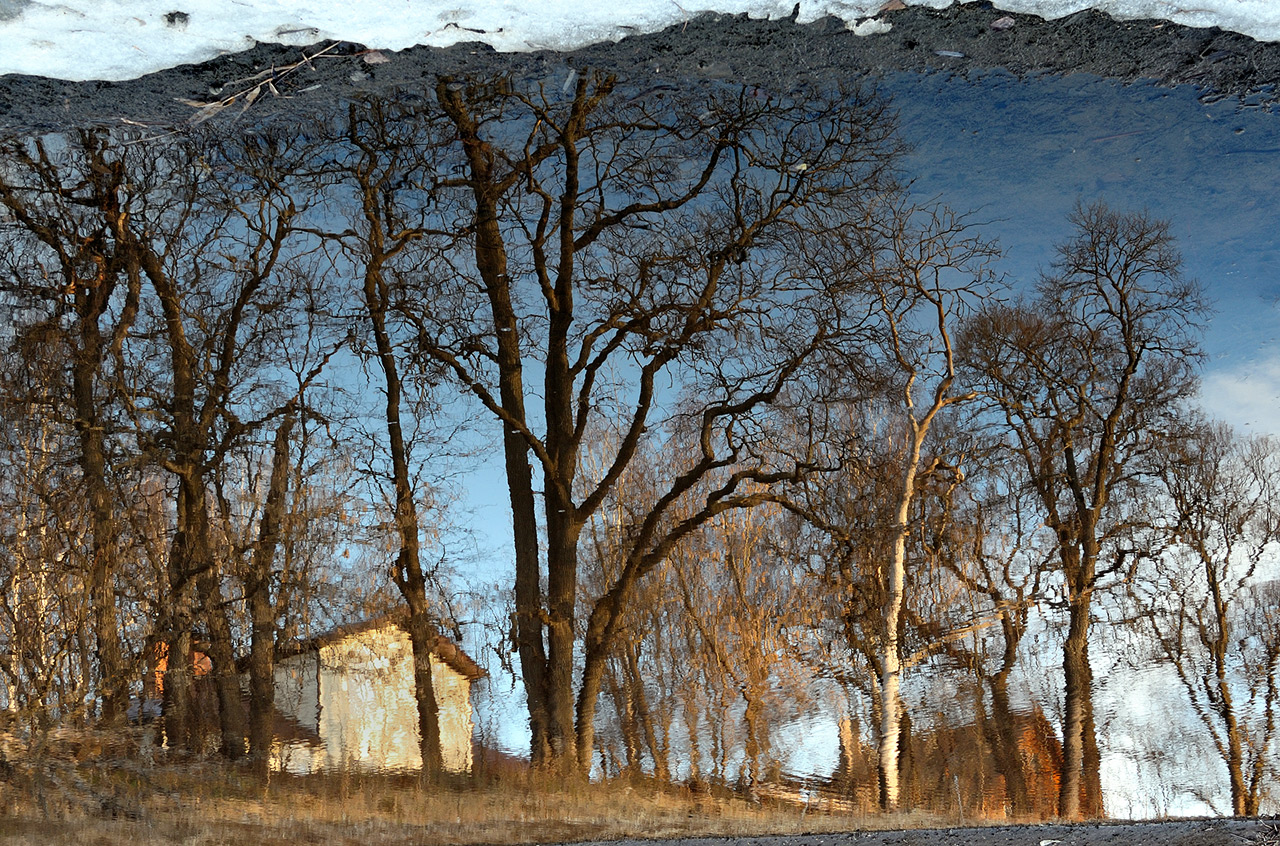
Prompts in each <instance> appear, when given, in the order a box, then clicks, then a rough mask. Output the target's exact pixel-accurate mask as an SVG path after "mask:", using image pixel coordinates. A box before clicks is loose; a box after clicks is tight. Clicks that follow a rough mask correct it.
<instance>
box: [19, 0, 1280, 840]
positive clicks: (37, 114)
mask: <svg viewBox="0 0 1280 846" xmlns="http://www.w3.org/2000/svg"><path fill="white" fill-rule="evenodd" d="M882 17H883V19H884V20H886V21H888V22H889V23H891V24H892V27H893V28H892V30H891V31H890V32H888V33H886V34H881V35H874V36H870V37H859V36H855V35H853V34H852V33H851V32H849V31H848V30H847V28H846V27H845V26H844V24H843V23H842V22H841V21H838V20H835V19H831V18H828V19H824V20H820V21H817V22H815V23H812V24H807V25H800V24H798V23H796V22H795V21H793V20H778V21H759V20H749V19H747V18H746V17H745V16H732V15H703V16H700V17H697V18H693V19H691V20H689V21H687V22H685V23H684V24H680V25H677V26H673V27H671V28H669V29H667V30H665V31H663V32H660V33H656V34H651V35H637V36H634V37H630V38H626V39H624V40H623V41H621V42H618V43H616V44H602V45H595V46H592V47H587V48H584V49H581V50H578V51H575V52H573V53H550V52H539V53H522V54H500V53H496V52H494V51H493V50H492V49H490V48H489V47H487V46H483V45H478V44H464V45H457V46H455V47H452V48H449V49H444V50H440V49H432V48H415V49H412V50H406V51H402V52H399V53H389V52H388V53H386V54H385V55H384V56H377V57H375V56H370V55H369V53H368V52H367V47H366V46H364V45H356V44H346V43H339V44H336V45H335V44H332V43H326V44H321V45H317V46H315V47H312V48H308V49H306V50H303V49H300V48H296V47H288V48H286V47H280V46H273V45H261V46H259V47H257V48H256V49H254V50H251V51H249V52H246V53H240V54H235V55H229V56H225V57H222V58H220V59H217V60H214V61H211V62H207V63H204V64H201V65H188V66H182V67H178V68H174V69H171V70H167V71H163V72H161V73H156V74H152V75H149V76H147V77H144V78H142V79H139V80H134V81H131V82H112V83H108V82H84V83H68V82H63V81H59V80H51V79H44V78H39V77H22V76H6V77H0V134H6V135H14V134H16V135H23V134H32V133H45V132H56V131H63V130H67V129H70V128H74V127H83V126H91V125H102V126H111V127H123V126H143V127H148V128H151V129H152V130H154V131H165V130H167V129H168V128H170V127H180V126H184V125H190V124H191V123H192V122H193V119H194V118H196V117H198V116H200V115H202V114H204V115H208V113H209V111H216V112H217V113H216V114H214V115H212V116H211V117H209V119H208V121H207V122H208V123H210V124H212V125H215V126H221V127H225V128H226V129H228V130H230V131H237V130H240V129H244V128H246V127H248V126H252V125H254V124H256V123H259V122H266V121H276V120H289V119H302V118H313V117H315V116H316V115H317V114H321V113H323V112H325V110H329V109H334V108H338V107H341V105H342V104H343V103H344V102H346V101H348V100H350V99H351V98H356V97H360V96H361V95H366V94H374V95H380V96H388V97H418V96H422V94H423V92H424V91H425V90H427V89H429V87H430V86H431V85H432V84H433V83H434V81H435V80H436V78H437V77H438V76H440V75H450V76H488V75H505V76H508V77H509V78H512V79H513V80H516V81H522V80H523V81H528V82H534V83H538V82H545V83H547V84H560V83H561V82H562V81H563V79H564V78H565V75H566V74H567V72H568V69H569V68H571V67H572V68H577V69H584V68H594V69H599V70H603V71H608V72H614V73H617V74H618V76H619V77H620V78H621V79H622V80H623V81H624V82H625V83H626V84H628V85H633V86H637V87H639V88H641V89H643V88H644V87H646V86H652V85H672V86H679V85H688V84H691V83H697V82H699V81H727V82H741V83H745V84H750V85H756V86H762V87H766V88H769V89H771V90H775V91H786V90H789V89H790V88H792V87H794V86H795V85H797V84H800V83H805V82H808V83H817V84H820V85H830V84H832V83H835V82H837V81H841V80H851V79H854V78H857V77H859V76H862V75H864V74H875V73H877V72H882V71H895V70H902V71H918V72H942V73H953V74H967V73H972V72H978V71H982V70H987V69H996V68H1001V69H1005V70H1008V71H1011V72H1013V73H1015V74H1019V75H1032V74H1040V73H1050V74H1061V73H1073V72H1087V73H1092V74H1097V75H1100V76H1105V77H1110V78H1114V79H1119V80H1124V81H1129V80H1135V79H1141V78H1147V79H1154V80H1156V81H1158V82H1159V83H1161V84H1164V85H1178V84H1193V85H1196V86H1199V87H1200V89H1201V92H1202V96H1203V97H1205V98H1206V99H1222V98H1233V99H1236V100H1238V101H1239V102H1241V103H1242V104H1244V105H1246V106H1249V107H1261V108H1272V107H1274V106H1275V105H1276V103H1277V102H1280V90H1278V89H1277V86H1276V84H1275V83H1276V82H1277V81H1280V44H1277V43H1259V42H1256V41H1254V40H1252V39H1250V38H1248V37H1246V36H1243V35H1239V34H1236V33H1231V32H1223V31H1221V30H1217V29H1189V28H1186V27H1181V26H1178V25H1175V24H1170V23H1162V22H1159V21H1143V20H1139V21H1116V20H1113V19H1112V18H1110V17H1109V16H1107V15H1105V14H1102V13H1098V12H1092V11H1090V12H1081V13H1078V14H1075V15H1071V16H1069V17H1066V18H1061V19H1058V20H1056V21H1044V20H1041V19H1039V18H1036V17H1032V16H1028V15H1018V14H1007V13H1005V12H1002V11H999V10H997V9H995V8H993V7H992V6H991V5H989V4H985V3H972V4H967V5H964V6H952V7H950V8H947V9H943V10H931V9H925V8H919V7H912V8H906V9H899V10H896V11H887V12H884V13H883V14H882ZM1006 17H1008V18H1012V20H1013V25H1012V26H1009V27H1007V28H1001V27H1004V25H1005V24H1006V23H1007V22H1006V21H1002V22H1001V24H1000V26H998V27H995V28H993V27H992V24H993V23H995V22H997V21H1000V19H1002V18H1006ZM376 46H377V45H368V47H376ZM321 50H326V52H325V53H324V54H323V55H321V56H318V57H316V58H313V59H310V60H306V61H304V59H306V57H307V56H308V55H313V54H315V53H317V52H319V51H321ZM370 58H373V59H375V60H376V59H378V58H386V59H388V61H385V62H376V61H375V62H370V61H369V59H370ZM266 81H270V83H271V85H270V86H267V85H265V84H264V83H265V82H266ZM255 91H256V92H257V96H256V97H254V98H253V99H252V102H248V103H246V101H247V100H248V99H249V98H248V97H247V95H248V94H250V93H251V92H255ZM232 97H235V100H234V102H229V103H228V102H227V101H228V99H229V98H232ZM184 101H186V102H184ZM193 103H194V104H199V103H224V104H225V105H226V108H222V109H213V110H206V111H205V112H203V113H202V112H201V109H200V107H199V105H192V104H193ZM632 842H634V843H636V844H639V843H641V842H642V841H624V843H626V844H630V843H632ZM730 842H731V843H732V844H733V846H881V844H883V845H884V846H959V844H975V846H1055V844H1061V846H1121V844H1136V845H1137V846H1142V845H1143V844H1152V846H1155V844H1160V846H1210V844H1233V845H1234V844H1240V845H1241V846H1243V844H1258V846H1280V823H1277V822H1276V821H1275V820H1266V819H1263V820H1222V819H1218V820H1190V821H1174V822H1160V823H1142V824H1086V825H1079V826H1058V825H1035V826H1008V827H998V828H976V829H975V828H968V829H966V828H955V829H943V830H928V831H922V830H917V831H898V832H860V833H850V834H845V835H813V836H808V837H798V838H797V837H791V838H774V837H769V838H735V839H733V840H732V841H726V840H717V839H705V838H704V839H690V840H683V841H679V843H680V844H681V846H721V844H728V843H730Z"/></svg>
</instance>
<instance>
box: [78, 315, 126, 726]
mask: <svg viewBox="0 0 1280 846" xmlns="http://www.w3.org/2000/svg"><path fill="white" fill-rule="evenodd" d="M104 293H106V292H98V291H91V290H81V291H78V292H77V294H76V298H77V306H78V310H79V311H80V321H79V322H80V348H79V349H78V350H77V351H76V354H75V358H74V361H73V363H72V379H71V381H72V393H73V395H74V399H75V408H76V429H77V431H78V433H79V436H80V456H79V457H80V473H81V477H82V480H83V482H84V487H85V493H86V494H87V496H88V499H89V519H90V526H91V532H90V534H91V536H92V547H91V553H90V554H91V556H92V559H91V561H90V563H89V601H90V604H91V606H92V608H93V629H94V639H95V642H96V644H97V657H98V672H99V674H100V676H101V681H100V690H101V693H102V711H101V713H100V714H99V719H100V721H101V723H102V724H103V725H104V726H107V727H115V726H118V725H119V724H120V723H122V722H123V721H124V718H125V713H126V711H127V710H128V707H129V678H128V674H127V672H126V670H125V664H124V655H123V651H122V650H121V647H120V627H119V623H118V621H117V618H116V594H115V570H116V530H115V514H114V510H113V508H112V496H111V492H110V490H109V489H108V488H107V456H106V443H105V440H106V439H105V435H104V432H103V428H102V421H101V419H100V417H99V414H98V397H97V395H96V394H97V392H96V390H95V385H96V383H97V376H98V372H99V369H100V367H101V365H102V337H101V334H100V332H99V330H98V325H97V320H98V314H99V313H100V311H99V309H98V308H97V306H96V305H88V304H87V303H86V304H84V305H81V301H82V300H87V299H88V298H89V297H90V296H91V295H92V296H94V297H95V298H97V297H101V296H102V295H103V294H104ZM101 305H102V306H105V303H102V304H101Z"/></svg>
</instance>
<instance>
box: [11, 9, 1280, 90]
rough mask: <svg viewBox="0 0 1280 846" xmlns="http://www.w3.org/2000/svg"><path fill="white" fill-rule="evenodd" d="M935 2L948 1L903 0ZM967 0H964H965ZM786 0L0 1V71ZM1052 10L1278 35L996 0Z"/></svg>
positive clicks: (531, 32)
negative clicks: (274, 44) (255, 45)
mask: <svg viewBox="0 0 1280 846" xmlns="http://www.w3.org/2000/svg"><path fill="white" fill-rule="evenodd" d="M906 2H907V3H908V4H909V5H927V6H933V7H935V8H940V7H944V6H948V5H950V4H951V2H952V0H906ZM962 2H964V0H962ZM884 4H885V0H803V1H802V2H801V3H800V15H799V20H800V21H801V22H809V21H814V20H817V19H818V18H821V17H823V16H825V15H834V16H836V17H839V18H841V19H843V20H844V21H846V22H847V23H848V25H849V26H850V28H853V27H855V26H856V25H858V24H859V23H861V24H862V26H861V27H860V28H859V30H858V31H859V33H860V34H863V33H866V34H869V35H870V34H873V33H875V32H878V31H883V30H884V26H883V25H876V24H868V23H867V21H868V19H869V18H872V17H874V16H876V15H877V13H878V11H879V10H880V8H881V7H882V6H884ZM794 5H795V0H466V2H462V0H377V2H368V0H366V2H357V1H356V0H67V2H58V1H57V0H44V2H40V1H39V0H0V74H7V73H21V74H32V75H37V76H48V77H55V78H60V79H69V80H87V79H101V80H124V79H132V78H136V77H139V76H143V75H144V74H147V73H151V72H153V71H158V70H162V69H164V68H168V67H173V66H175V65H180V64H187V63H194V62H202V61H205V60H208V59H211V58H214V57H216V56H218V55H221V54H223V53H228V52H238V51H241V50H245V49H248V48H249V47H252V46H253V45H254V44H255V43H256V42H277V43H282V44H291V45H306V44H313V43H315V42H318V41H324V40H330V39H338V40H344V41H354V42H358V43H361V44H366V45H368V46H370V47H376V48H381V49H388V50H400V49H404V48H407V47H412V46H414V45H419V44H423V45H430V46H436V47H444V46H448V45H451V44H456V43H458V42H465V41H482V42H486V43H488V44H490V45H492V46H493V47H494V48H496V49H498V50H504V51H526V50H538V49H543V48H547V49H553V50H569V49H574V48H577V47H581V46H584V45H587V44H590V43H594V42H598V41H607V40H617V39H620V38H622V37H624V36H626V35H629V34H634V33H640V32H654V31H657V30H660V29H663V28H664V27H667V26H670V25H672V24H678V23H680V22H681V21H686V20H689V19H690V18H691V17H693V16H695V15H697V14H699V13H701V12H707V11H714V12H721V13H732V14H740V13H747V14H749V15H752V16H754V17H771V18H779V17H785V16H787V15H790V14H791V12H792V9H793V7H794ZM996 5H997V6H998V7H1000V8H1002V9H1006V10H1008V11H1016V12H1029V13H1032V14H1036V15H1040V16H1042V17H1045V18H1051V19H1052V18H1059V17H1062V16H1064V15H1069V14H1072V13H1074V12H1078V11H1081V10H1082V9H1087V8H1090V7H1093V8H1097V9H1100V10H1103V11H1106V12H1109V13H1110V14H1112V15H1114V16H1116V17H1118V18H1126V19H1130V18H1157V19H1162V20H1171V21H1174V22H1176V23H1181V24H1187V25H1189V26H1220V27H1222V28H1223V29H1230V30H1235V31H1237V32H1241V33H1244V34H1246V35H1250V36H1252V37H1254V38H1256V39H1259V40H1262V41H1280V2H1278V0H1194V2H1192V0H1094V2H1087V0H997V3H996Z"/></svg>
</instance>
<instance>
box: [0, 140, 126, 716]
mask: <svg viewBox="0 0 1280 846" xmlns="http://www.w3.org/2000/svg"><path fill="white" fill-rule="evenodd" d="M109 146H110V141H109V137H108V135H107V133H105V132H101V131H89V130H82V131H80V132H78V133H76V134H74V136H72V137H70V138H68V139H66V148H65V149H63V150H61V151H60V152H58V153H51V152H50V150H49V148H48V146H47V145H46V143H45V142H44V141H42V140H36V141H32V142H17V141H14V142H9V143H8V144H6V145H5V146H4V148H3V150H2V151H0V157H2V158H3V171H2V172H3V174H4V176H3V177H2V178H0V204H3V207H4V209H5V210H6V211H7V213H8V215H9V217H10V219H11V220H12V221H13V222H14V224H15V227H14V229H15V230H16V233H15V234H16V235H17V237H16V238H15V239H14V240H13V241H11V242H10V249H11V250H13V252H11V256H13V257H14V259H15V261H14V262H12V263H11V274H12V275H11V276H10V278H9V280H7V282H6V284H5V286H4V287H5V290H6V291H8V292H9V294H10V296H11V297H12V298H13V299H12V302H13V304H14V305H15V306H17V308H18V312H19V313H16V314H14V315H13V317H14V318H16V319H15V320H14V322H13V324H12V325H14V326H15V327H16V326H21V325H23V324H28V323H29V322H30V321H31V320H32V319H33V318H32V312H33V311H34V312H35V313H39V314H40V315H41V316H40V318H39V320H40V321H42V325H43V326H44V327H45V336H46V339H48V340H53V336H54V335H57V336H58V343H57V345H56V347H54V348H46V349H45V350H44V352H45V353H53V350H54V349H58V350H59V353H60V354H65V355H66V359H65V360H66V361H67V362H68V365H67V366H68V369H69V371H70V384H69V386H68V387H69V388H70V391H69V393H70V397H71V408H69V409H57V410H54V409H49V411H54V413H55V414H58V415H62V414H66V415H67V416H68V418H69V420H70V422H71V424H72V426H73V427H74V429H75V432H76V439H77V443H76V446H77V449H76V451H75V454H76V463H77V465H78V467H79V472H80V484H81V485H83V488H84V491H85V494H86V497H87V499H88V505H89V508H88V516H89V521H88V527H89V539H90V544H91V548H90V552H89V559H90V560H89V564H88V585H87V588H88V593H89V596H90V602H91V606H92V615H93V628H94V641H95V651H96V654H97V664H98V678H99V693H100V695H101V702H102V704H101V712H100V714H99V717H100V720H101V722H102V723H103V724H104V725H107V726H117V725H119V724H120V723H121V722H122V721H123V720H124V716H125V710H126V708H127V706H128V698H129V692H128V681H129V677H128V670H127V666H128V665H127V662H126V660H125V655H124V652H123V648H122V644H121V635H120V624H119V621H118V619H117V607H116V605H117V603H116V590H115V579H116V571H117V569H118V566H119V559H120V543H119V538H118V532H117V528H116V526H117V523H118V508H117V505H116V502H115V497H114V495H113V493H112V490H111V484H110V481H109V478H108V476H109V473H110V467H109V465H110V463H111V458H110V456H109V439H110V437H111V435H110V429H111V428H112V422H111V413H112V412H111V410H110V404H111V401H110V390H109V389H110V382H111V380H112V379H113V378H115V375H118V374H117V373H116V371H115V368H113V367H112V366H111V362H110V361H109V359H110V358H111V357H113V356H114V355H116V354H117V353H118V350H119V347H120V344H121V343H122V342H123V339H124V337H125V335H126V334H127V333H128V332H129V330H130V328H131V325H132V323H133V320H134V318H135V316H136V313H137V307H138V278H137V275H136V274H130V272H129V267H128V264H127V262H126V261H125V260H124V257H123V255H122V254H121V250H120V248H119V245H118V244H117V243H116V242H115V239H114V237H113V234H112V229H113V227H115V226H118V225H119V222H120V220H121V218H122V217H123V215H125V214H126V205H127V187H126V181H127V179H128V177H127V175H126V172H125V168H124V165H123V162H122V161H121V160H119V159H118V158H116V157H114V156H113V155H111V154H110V152H109ZM11 231H12V230H11ZM19 233H20V234H19ZM23 311H25V312H26V313H25V314H23V313H21V312H23ZM28 349H29V350H33V351H34V347H28ZM113 374H114V375H113Z"/></svg>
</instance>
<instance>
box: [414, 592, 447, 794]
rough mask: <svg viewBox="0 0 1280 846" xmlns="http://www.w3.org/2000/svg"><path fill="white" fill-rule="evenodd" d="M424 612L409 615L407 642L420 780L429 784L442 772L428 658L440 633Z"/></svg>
mask: <svg viewBox="0 0 1280 846" xmlns="http://www.w3.org/2000/svg"><path fill="white" fill-rule="evenodd" d="M425 612H426V609H425V608H424V609H422V610H420V611H419V612H418V613H414V612H413V611H412V610H411V611H410V612H409V639H410V641H411V642H412V643H413V696H414V700H415V701H416V702H417V705H418V738H419V741H420V751H421V753H422V778H423V780H424V781H426V782H428V783H430V782H433V781H436V780H438V779H439V778H440V775H441V774H442V773H443V772H444V749H443V745H442V743H441V740H440V705H439V702H438V701H437V700H436V688H435V680H434V678H433V677H432V674H431V656H432V654H433V653H434V652H435V648H436V643H437V641H438V640H439V639H440V632H439V631H438V630H437V629H436V626H435V624H434V623H432V622H431V618H430V617H429V616H428V615H427V613H425Z"/></svg>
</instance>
